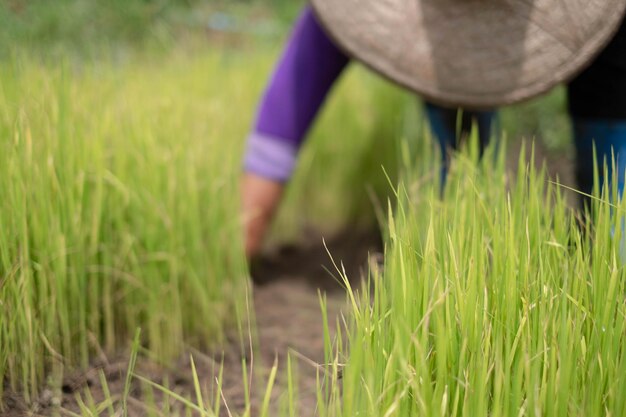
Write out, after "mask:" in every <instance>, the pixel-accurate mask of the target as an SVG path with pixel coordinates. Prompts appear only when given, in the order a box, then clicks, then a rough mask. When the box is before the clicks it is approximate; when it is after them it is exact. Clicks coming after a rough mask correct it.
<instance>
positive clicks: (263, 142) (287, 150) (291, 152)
mask: <svg viewBox="0 0 626 417" xmlns="http://www.w3.org/2000/svg"><path fill="white" fill-rule="evenodd" d="M297 154H298V149H297V146H296V145H294V144H292V143H290V142H287V141H285V140H284V139H281V138H278V137H274V136H269V135H265V134H263V133H259V132H254V133H252V134H251V135H250V136H249V137H248V145H247V148H246V155H245V158H244V170H245V171H246V172H250V173H254V174H257V175H259V176H261V177H264V178H267V179H270V180H275V181H280V182H286V181H288V180H289V178H291V174H292V173H293V170H294V168H295V166H296V158H297Z"/></svg>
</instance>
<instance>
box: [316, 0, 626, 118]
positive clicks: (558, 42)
mask: <svg viewBox="0 0 626 417" xmlns="http://www.w3.org/2000/svg"><path fill="white" fill-rule="evenodd" d="M312 3H313V7H314V9H315V11H316V14H317V16H318V18H319V19H320V21H321V23H322V25H323V26H324V27H325V28H326V29H327V31H328V33H329V35H330V36H331V37H332V38H333V39H334V40H335V41H336V42H337V43H338V45H339V46H340V47H342V48H343V49H344V50H345V51H346V52H347V53H349V54H350V55H352V56H353V57H355V58H356V59H358V60H360V61H362V62H363V63H365V64H366V65H367V66H369V67H371V68H373V69H374V70H376V71H377V72H379V73H381V74H382V75H384V76H386V77H388V78H390V79H391V80H393V81H395V82H397V83H399V84H401V85H403V86H405V87H407V88H409V89H412V90H414V91H416V92H418V93H420V94H422V95H423V96H425V97H426V98H428V99H430V100H432V101H434V102H437V103H440V104H444V105H449V106H465V107H473V108H490V107H496V106H499V105H504V104H510V103H514V102H518V101H522V100H525V99H528V98H531V97H533V96H536V95H538V94H541V93H544V92H546V91H547V90H548V89H550V88H551V87H553V86H555V85H556V84H558V83H561V82H563V81H566V80H568V79H570V78H572V77H573V76H574V75H576V74H577V73H578V72H579V71H581V70H582V69H583V68H584V67H585V66H586V65H588V64H589V63H590V62H591V61H592V60H593V58H594V57H595V56H596V55H597V53H599V52H600V51H601V49H602V47H604V46H605V45H606V44H607V43H608V42H609V41H610V39H611V37H612V35H613V34H614V33H615V31H616V30H617V28H618V26H619V24H620V22H621V19H622V17H623V15H624V11H625V10H626V0H312Z"/></svg>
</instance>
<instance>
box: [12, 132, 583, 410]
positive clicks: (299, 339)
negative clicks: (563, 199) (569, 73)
mask: <svg viewBox="0 0 626 417" xmlns="http://www.w3.org/2000/svg"><path fill="white" fill-rule="evenodd" d="M535 154H536V155H537V164H538V165H540V164H541V161H542V160H543V159H544V158H545V159H546V161H547V164H548V170H549V173H550V175H551V176H552V177H553V178H554V177H555V176H556V175H558V176H559V178H560V180H561V182H562V183H564V184H566V185H572V186H573V185H574V182H573V174H572V166H573V164H572V161H571V156H569V155H568V154H567V153H563V152H561V153H559V154H556V153H550V152H548V151H546V150H545V149H544V148H543V147H542V146H541V144H540V143H538V144H537V148H536V151H535ZM518 155H519V145H518V146H513V148H512V149H511V151H510V152H509V166H511V167H515V166H516V162H517V156H518ZM568 200H569V201H570V202H571V203H572V204H574V202H575V201H576V199H575V196H573V195H572V194H571V193H570V195H569V196H568ZM381 245H382V244H381V239H380V235H379V233H377V232H372V231H364V232H354V231H350V232H346V233H341V234H338V235H337V236H334V237H331V238H328V239H327V240H326V246H327V247H328V251H329V252H330V253H331V254H332V255H333V257H334V260H335V261H336V262H337V263H340V262H341V263H343V264H344V265H345V267H346V272H347V273H348V276H349V277H350V278H351V280H352V281H353V282H354V283H358V282H359V280H360V278H361V277H362V276H364V274H365V273H366V271H367V269H368V267H370V266H374V267H376V266H377V265H378V263H379V262H380V259H381V252H382V246H381ZM331 272H332V273H331ZM333 273H334V274H333ZM252 274H253V276H254V278H255V285H254V290H253V299H254V310H255V314H256V321H257V328H258V338H257V340H258V346H257V347H256V349H255V353H253V354H251V353H249V351H248V350H247V349H246V348H245V347H244V348H243V349H242V348H241V345H240V344H239V343H233V346H231V347H227V348H226V349H225V350H224V352H219V353H213V354H205V353H202V352H197V351H191V352H190V353H192V354H193V356H194V360H195V362H196V366H197V368H198V374H199V378H200V383H201V385H202V386H203V387H205V388H206V389H207V390H208V391H210V389H209V388H208V387H210V386H212V385H214V384H213V383H214V381H215V378H216V376H217V375H218V369H219V367H220V363H222V362H223V366H224V372H223V383H222V392H221V393H218V394H219V397H220V398H221V399H222V400H221V402H222V407H221V410H220V415H223V416H229V415H231V414H232V415H237V414H239V413H241V412H242V411H243V410H244V409H245V400H244V398H245V396H244V384H243V382H242V381H243V369H242V359H243V358H244V357H245V358H246V359H247V361H248V362H250V360H252V361H253V362H254V367H255V369H257V370H258V369H262V370H263V371H261V372H258V373H257V375H256V376H255V377H254V378H253V381H252V384H251V415H253V416H254V415H257V414H258V410H259V408H260V405H261V402H262V399H263V395H264V391H263V389H264V384H265V378H266V377H267V375H268V369H269V368H271V366H272V364H273V363H274V362H275V361H278V362H277V363H278V364H279V371H278V376H277V385H278V387H284V386H285V385H286V381H285V377H284V374H283V372H284V371H285V358H286V355H287V353H288V352H290V351H291V352H292V357H293V358H294V359H295V361H296V362H297V368H298V371H299V391H300V399H301V404H300V413H299V415H302V416H312V415H315V403H316V398H315V389H316V380H317V376H318V373H321V374H323V373H324V366H323V363H324V345H323V343H324V342H323V327H322V315H321V310H320V303H319V294H320V293H323V294H325V295H326V297H327V300H328V312H329V317H330V318H331V319H330V320H329V321H330V322H331V325H332V327H333V328H332V329H331V330H332V331H336V329H335V328H334V327H335V326H334V323H335V322H336V320H335V319H334V318H336V317H340V316H341V313H342V309H343V310H345V304H344V302H345V292H344V290H343V288H342V286H341V285H340V283H338V280H337V276H338V274H337V273H336V272H335V269H334V267H333V264H332V262H331V260H330V258H329V255H328V252H327V250H326V248H325V247H324V245H323V244H322V236H316V237H312V238H311V239H310V240H309V242H308V243H306V244H305V245H303V246H298V247H283V248H278V249H276V250H274V251H272V252H270V253H269V254H266V255H265V256H264V257H263V258H261V259H260V260H258V261H257V262H255V264H254V265H253V266H252ZM127 367H128V363H127V355H122V357H120V358H108V359H104V358H103V359H101V360H100V362H99V363H96V364H94V367H93V368H92V369H90V370H88V371H86V372H82V373H76V374H73V375H68V376H66V377H65V379H64V382H63V385H62V387H61V389H58V390H56V392H53V391H52V390H45V391H44V392H43V394H42V396H41V398H40V399H39V401H38V402H37V403H36V404H35V405H34V406H31V407H30V408H29V407H27V406H26V405H25V403H24V401H22V400H21V399H20V397H19V396H17V395H13V394H7V397H6V399H5V401H6V404H8V405H9V407H10V408H9V410H8V412H7V413H6V414H5V415H7V416H9V417H14V416H26V415H44V416H48V415H53V414H54V413H55V412H54V410H58V409H59V407H58V406H59V405H60V407H61V415H71V413H70V412H75V413H79V412H80V406H79V401H78V400H77V398H78V395H79V394H80V395H81V398H82V399H83V400H84V401H88V397H87V396H86V395H85V393H86V390H89V392H90V393H91V395H92V396H93V397H94V402H95V403H99V402H101V401H103V399H104V397H105V394H104V392H103V389H102V386H101V384H100V382H99V372H100V370H103V371H104V373H105V374H106V376H107V380H108V384H109V389H110V391H111V395H112V397H113V398H114V399H119V398H120V397H121V394H122V392H123V389H124V381H125V377H126V371H127ZM136 372H137V373H138V374H141V375H143V376H145V377H146V378H148V379H150V380H152V381H155V382H157V383H163V384H164V383H167V384H168V386H169V387H170V389H172V390H173V391H175V392H177V393H180V394H181V395H184V396H189V397H193V396H194V382H193V378H192V372H191V364H190V361H189V359H188V358H185V359H182V360H180V361H179V362H178V363H177V364H175V366H173V367H170V368H163V367H160V366H157V365H155V364H153V363H150V361H148V360H146V359H140V360H139V363H138V365H137V368H136ZM281 392H284V390H283V389H280V388H279V389H276V390H274V396H273V404H274V406H279V404H280V402H281V398H280V396H281ZM151 395H153V396H154V398H151ZM213 395H215V393H214V394H213ZM164 403H165V401H164V399H163V396H162V395H160V393H159V392H158V391H153V392H152V393H150V392H149V391H148V390H146V386H145V384H142V383H140V381H137V380H135V381H134V383H133V384H132V389H131V392H130V399H129V401H128V407H129V415H131V416H135V415H150V413H149V412H148V410H149V404H156V405H157V406H158V407H159V409H160V410H161V412H154V413H152V415H165V414H166V413H165V412H164V411H163V410H166V407H165V406H164V405H163V404H164ZM146 404H148V405H146ZM226 405H227V407H226ZM178 407H180V403H179V404H178V405H177V404H176V402H174V401H173V402H172V404H171V408H170V410H172V411H175V410H180V408H178ZM162 413H163V414H162ZM102 415H109V414H108V411H107V409H105V410H104V412H103V413H102ZM270 415H272V414H271V413H270Z"/></svg>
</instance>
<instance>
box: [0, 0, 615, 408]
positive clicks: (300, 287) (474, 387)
mask: <svg viewBox="0 0 626 417" xmlns="http://www.w3.org/2000/svg"><path fill="white" fill-rule="evenodd" d="M109 6H110V7H106V8H105V7H104V6H102V5H101V4H100V3H98V2H91V1H88V0H62V1H59V2H58V4H57V6H56V7H54V8H53V7H51V6H50V5H49V3H47V2H44V1H19V0H16V1H10V2H7V3H4V4H2V5H0V26H2V29H0V42H1V45H0V55H1V56H2V60H1V62H2V64H0V136H1V140H0V415H6V416H34V415H37V416H39V415H44V416H74V417H75V416H108V417H113V416H135V415H138V416H187V415H194V416H229V417H230V416H290V417H293V416H327V417H330V416H333V417H352V416H380V417H391V416H468V417H469V416H472V417H473V416H503V417H509V416H510V417H513V416H514V417H518V416H581V417H582V416H585V417H587V416H616V417H617V416H624V415H626V399H625V398H626V397H625V396H624V395H623V393H624V392H625V391H626V380H625V378H626V299H625V294H626V276H625V275H626V274H625V272H624V262H625V260H626V254H625V253H626V252H625V250H624V245H623V242H624V239H626V237H624V236H622V235H623V230H624V228H623V224H624V210H625V209H626V207H624V204H623V203H622V202H621V201H620V200H619V199H618V198H616V197H615V198H609V197H611V196H617V195H618V193H617V190H609V189H608V187H605V189H604V190H603V189H601V188H602V187H600V186H598V187H597V190H596V192H595V194H596V195H595V196H594V197H593V198H592V200H593V207H592V210H591V212H590V213H588V215H587V216H585V215H583V214H582V213H580V212H579V211H578V209H577V207H578V206H577V198H578V195H577V193H576V192H575V191H574V190H573V189H572V187H575V185H574V183H573V181H572V151H571V149H570V145H569V137H570V132H569V125H568V119H567V115H566V113H565V104H564V103H565V102H564V93H563V91H561V90H557V91H555V92H553V93H551V94H550V95H549V96H546V97H543V98H541V99H539V100H535V101H533V102H530V103H526V104H523V105H518V106H515V107H514V108H509V109H503V110H502V112H501V113H500V122H501V123H500V126H499V127H500V136H501V140H500V146H497V147H495V146H494V147H491V148H490V149H488V150H487V153H486V154H485V155H484V156H483V157H482V158H479V157H478V155H477V151H476V149H475V148H476V147H475V146H473V142H472V138H469V141H468V143H467V146H466V147H465V148H464V149H462V150H461V151H460V152H459V153H458V154H455V155H454V156H453V163H452V166H451V170H450V173H449V175H448V180H447V183H446V186H445V188H444V189H443V192H441V186H440V184H439V181H438V173H439V172H440V166H439V164H438V162H437V161H439V159H440V157H439V155H438V154H437V152H436V150H435V147H434V146H433V143H432V140H431V138H430V133H429V130H428V127H427V125H426V123H425V121H424V120H423V116H422V112H421V104H420V103H419V101H418V100H417V99H416V98H415V97H414V96H413V95H411V94H409V93H407V92H404V91H402V90H400V89H398V88H397V87H394V86H392V85H389V84H388V83H387V82H385V81H383V80H381V79H379V78H378V77H377V76H375V75H373V74H371V73H369V72H367V71H366V70H364V69H363V68H360V67H358V66H356V65H355V66H353V67H352V68H350V69H349V71H348V72H347V73H346V74H345V76H344V77H343V79H342V80H341V82H340V83H339V85H338V86H337V88H336V89H335V90H334V91H333V94H332V95H331V97H330V99H329V102H328V103H327V106H326V107H325V109H324V112H323V114H322V116H321V118H320V120H319V121H318V122H317V123H316V125H315V126H314V129H313V131H312V132H311V135H310V138H309V140H308V142H307V144H306V145H305V148H304V150H303V152H302V155H301V157H300V160H299V165H298V168H297V172H296V174H295V177H294V178H293V180H292V181H291V183H290V186H289V188H288V190H287V194H286V196H285V200H284V204H283V205H282V206H281V210H280V213H279V214H278V217H277V219H276V221H275V222H274V225H273V230H272V231H271V234H270V236H269V239H268V241H267V242H266V246H265V249H264V252H263V255H262V256H261V257H260V258H259V259H257V260H255V261H254V262H253V263H251V264H248V262H247V261H246V258H245V255H244V250H243V242H242V240H243V239H242V233H243V232H242V218H241V215H240V210H239V194H238V193H239V175H240V173H241V159H242V154H243V151H244V147H245V139H246V135H247V133H248V132H249V129H250V126H251V124H252V122H253V120H254V116H255V106H256V103H257V101H258V99H259V96H260V94H261V93H262V91H263V87H264V83H265V81H266V80H267V77H268V76H269V74H270V73H271V69H272V65H273V63H274V61H275V59H276V57H277V56H278V53H279V52H280V46H281V45H282V42H283V41H284V39H285V36H286V34H287V33H288V29H289V23H290V21H291V20H292V19H293V18H294V16H295V14H296V13H297V11H298V8H299V4H298V3H297V2H294V3H291V2H282V1H279V0H275V1H266V2H262V1H256V2H255V1H250V2H244V1H241V2H240V1H231V2H217V1H209V2H206V3H201V2H195V1H179V2H170V3H167V2H152V1H145V2H142V1H138V0H132V1H128V2H112V3H111V5H109ZM523 139H526V140H525V141H524V140H523ZM533 140H534V141H533ZM599 169H603V168H602V167H599ZM252 277H253V278H254V280H253V279H252Z"/></svg>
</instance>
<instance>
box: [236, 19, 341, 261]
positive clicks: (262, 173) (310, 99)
mask: <svg viewBox="0 0 626 417" xmlns="http://www.w3.org/2000/svg"><path fill="white" fill-rule="evenodd" d="M348 61H349V58H348V57H347V56H346V55H344V54H343V52H341V51H340V50H339V49H338V48H337V47H336V46H335V45H334V44H333V43H332V41H331V40H330V39H329V38H328V37H327V36H326V34H325V33H324V31H323V30H322V28H321V27H320V25H319V24H318V22H317V20H316V18H315V16H314V15H313V12H312V10H311V9H310V7H307V8H306V9H305V10H304V12H303V13H302V15H301V16H300V18H299V20H298V22H297V23H296V26H295V28H294V30H293V32H292V34H291V37H290V39H289V42H288V43H287V46H286V48H285V50H284V52H283V55H282V57H281V59H280V61H279V63H278V65H277V67H276V69H275V71H274V74H273V76H272V78H271V80H270V83H269V85H268V87H267V90H266V91H265V94H264V96H263V98H262V100H261V103H260V104H259V113H258V117H257V121H256V124H255V126H254V129H253V131H252V133H251V134H250V136H249V137H248V143H247V148H246V153H245V157H244V173H243V175H242V180H241V196H242V205H243V207H242V209H243V215H244V221H245V223H244V227H245V242H246V243H245V245H246V255H247V256H248V258H250V257H252V256H254V255H255V254H257V253H258V251H259V249H260V247H261V244H262V241H263V237H264V235H265V232H266V230H267V229H268V227H269V224H270V223H271V221H272V218H273V216H274V213H275V212H276V209H277V207H278V205H279V202H280V199H281V196H282V191H283V188H284V185H285V183H286V182H287V181H288V180H289V179H290V178H291V175H292V173H293V170H294V168H295V164H296V158H297V155H298V151H299V149H300V147H301V145H302V143H303V141H304V138H305V136H306V133H307V132H308V130H309V127H310V125H311V123H312V122H313V120H314V119H315V116H316V115H317V113H318V111H319V108H320V107H321V106H322V104H323V102H324V99H325V98H326V95H327V93H328V91H329V90H330V89H331V87H332V86H333V84H334V82H335V80H336V79H337V78H338V77H339V75H340V74H341V72H342V71H343V69H344V68H345V66H346V64H347V63H348Z"/></svg>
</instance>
